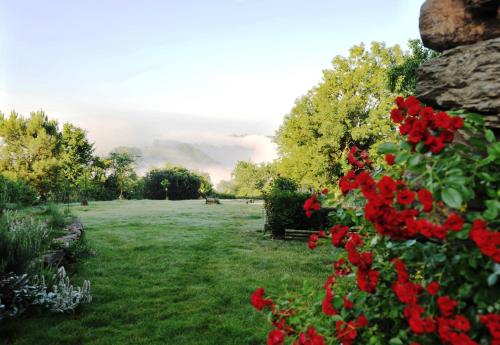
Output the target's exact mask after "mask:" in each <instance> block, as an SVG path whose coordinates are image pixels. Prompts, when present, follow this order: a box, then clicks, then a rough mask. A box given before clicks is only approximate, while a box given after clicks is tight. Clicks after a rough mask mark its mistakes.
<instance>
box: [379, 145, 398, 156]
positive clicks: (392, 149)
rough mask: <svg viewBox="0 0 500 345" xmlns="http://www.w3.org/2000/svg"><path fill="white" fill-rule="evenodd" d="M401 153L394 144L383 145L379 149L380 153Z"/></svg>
mask: <svg viewBox="0 0 500 345" xmlns="http://www.w3.org/2000/svg"><path fill="white" fill-rule="evenodd" d="M398 151H399V149H398V147H397V145H396V144H393V143H383V144H380V145H379V147H378V153H382V154H385V153H397V152H398Z"/></svg>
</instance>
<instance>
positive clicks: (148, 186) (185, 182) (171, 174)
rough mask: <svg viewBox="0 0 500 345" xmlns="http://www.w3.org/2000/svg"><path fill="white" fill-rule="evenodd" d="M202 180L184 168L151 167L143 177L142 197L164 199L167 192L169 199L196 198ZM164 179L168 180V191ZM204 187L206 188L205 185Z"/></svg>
mask: <svg viewBox="0 0 500 345" xmlns="http://www.w3.org/2000/svg"><path fill="white" fill-rule="evenodd" d="M202 180H203V178H202V177H201V176H199V175H197V174H195V173H193V172H190V171H189V170H187V169H184V168H179V167H174V168H169V169H153V170H151V171H149V172H148V173H147V174H146V176H145V177H144V198H146V199H153V200H164V199H166V196H167V194H168V198H169V199H170V200H185V199H198V198H199V197H200V187H201V186H202ZM164 181H168V191H166V190H165V189H166V188H165V183H163V184H162V182H164ZM205 189H207V190H208V188H207V187H206V186H205Z"/></svg>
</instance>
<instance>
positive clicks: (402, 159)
mask: <svg viewBox="0 0 500 345" xmlns="http://www.w3.org/2000/svg"><path fill="white" fill-rule="evenodd" d="M410 156H411V155H410V154H409V153H408V152H401V153H398V154H397V155H396V158H395V159H394V161H395V162H396V164H401V163H404V162H406V161H407V160H408V158H410Z"/></svg>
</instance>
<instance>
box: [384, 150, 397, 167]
mask: <svg viewBox="0 0 500 345" xmlns="http://www.w3.org/2000/svg"><path fill="white" fill-rule="evenodd" d="M395 159H396V156H394V155H393V154H390V153H388V154H386V155H385V161H386V162H387V164H389V165H393V164H394V163H395Z"/></svg>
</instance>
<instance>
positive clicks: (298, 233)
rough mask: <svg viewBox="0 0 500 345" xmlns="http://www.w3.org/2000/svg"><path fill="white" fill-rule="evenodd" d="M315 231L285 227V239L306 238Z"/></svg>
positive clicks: (315, 231) (301, 239)
mask: <svg viewBox="0 0 500 345" xmlns="http://www.w3.org/2000/svg"><path fill="white" fill-rule="evenodd" d="M317 233H318V231H317V230H299V229H285V240H299V241H303V240H308V239H309V236H311V235H312V234H317Z"/></svg>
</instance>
